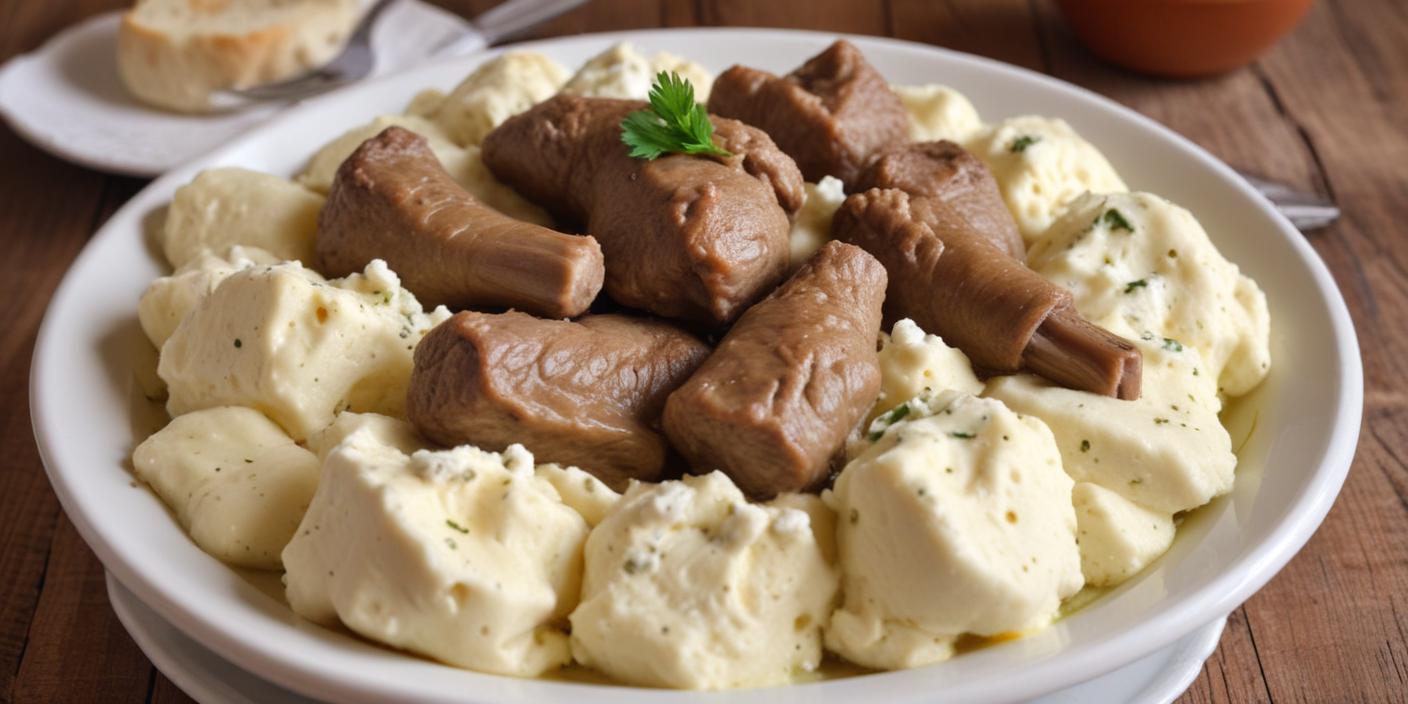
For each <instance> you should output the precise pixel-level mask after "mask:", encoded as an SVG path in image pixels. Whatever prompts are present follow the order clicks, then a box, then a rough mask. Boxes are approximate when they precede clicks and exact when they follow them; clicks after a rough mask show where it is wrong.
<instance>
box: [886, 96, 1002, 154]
mask: <svg viewBox="0 0 1408 704" xmlns="http://www.w3.org/2000/svg"><path fill="white" fill-rule="evenodd" d="M890 88H891V89H892V90H894V91H895V95H898V96H899V97H900V102H901V103H904V109H905V112H906V113H908V115H909V138H910V139H911V140H913V141H915V142H932V141H936V140H940V139H947V140H948V141H950V142H957V143H959V144H966V143H967V142H968V141H969V140H971V139H973V138H974V137H975V136H977V135H978V134H979V133H980V132H982V130H983V121H982V119H981V118H979V117H978V110H977V108H974V107H973V103H971V102H969V101H968V98H967V97H965V96H964V95H963V94H962V93H959V92H958V91H956V90H954V89H952V88H949V87H948V86H943V85H939V84H937V83H930V84H926V85H922V86H890Z"/></svg>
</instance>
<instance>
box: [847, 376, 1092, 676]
mask: <svg viewBox="0 0 1408 704" xmlns="http://www.w3.org/2000/svg"><path fill="white" fill-rule="evenodd" d="M900 409H905V410H904V411H903V412H900ZM870 436H871V437H873V438H874V444H873V445H872V446H871V447H870V448H868V449H867V450H866V451H865V452H864V453H862V454H861V455H860V456H859V457H857V458H855V459H854V460H851V461H850V463H848V464H847V465H846V467H845V469H843V470H842V471H841V476H840V478H838V479H837V481H836V486H835V489H834V490H833V491H832V492H830V494H829V495H828V497H827V500H828V503H830V504H831V505H832V506H833V507H834V508H835V509H836V515H837V525H838V526H839V530H838V531H837V539H838V543H839V548H840V560H841V569H842V575H843V586H842V592H843V593H844V594H845V604H844V606H842V607H841V608H840V609H839V610H837V611H836V612H835V613H834V614H833V615H832V620H831V626H830V628H829V629H828V630H827V632H826V645H827V647H829V648H830V649H832V650H834V651H835V652H837V653H839V654H840V655H842V656H843V657H845V658H846V659H848V660H851V661H852V662H856V663H859V664H861V665H865V666H868V667H874V668H881V669H897V668H908V667H918V666H921V665H927V664H930V663H934V662H939V661H941V660H945V659H947V658H948V657H950V656H951V655H952V654H953V643H954V641H955V640H956V639H957V638H958V637H959V636H961V635H963V634H965V633H973V634H978V635H984V636H997V635H1002V634H1008V633H1013V632H1020V631H1026V630H1030V629H1034V628H1040V627H1042V626H1044V625H1046V624H1048V623H1050V622H1051V619H1052V618H1053V617H1054V616H1055V615H1056V612H1057V609H1058V608H1059V607H1060V604H1061V600H1062V599H1065V598H1066V597H1068V596H1071V595H1072V594H1075V593H1076V592H1077V591H1079V590H1080V588H1081V585H1082V583H1083V579H1082V577H1081V572H1080V554H1079V552H1078V550H1077V548H1076V537H1075V532H1076V517H1075V512H1074V509H1073V508H1072V506H1071V501H1070V497H1071V487H1072V482H1071V479H1070V478H1069V477H1067V476H1066V474H1065V472H1063V471H1062V470H1061V455H1060V453H1059V452H1058V450H1057V448H1056V442H1055V440H1054V439H1053V438H1052V436H1051V432H1050V431H1049V430H1047V428H1046V426H1045V425H1044V424H1042V422H1041V421H1040V420H1038V419H1036V418H1035V417H1032V416H1022V415H1018V414H1017V413H1014V412H1012V411H1011V410H1009V409H1008V408H1007V407H1005V406H1003V405H1002V403H1000V402H998V401H994V400H992V399H982V398H976V397H973V396H970V395H968V394H963V393H960V392H957V391H944V392H941V393H938V394H926V395H923V396H920V397H918V398H916V399H913V400H911V401H910V402H909V403H907V404H905V405H904V406H900V407H897V408H896V409H895V410H893V411H891V412H890V413H888V414H886V415H884V416H881V417H880V418H878V419H876V421H875V422H874V423H872V424H871V426H870Z"/></svg>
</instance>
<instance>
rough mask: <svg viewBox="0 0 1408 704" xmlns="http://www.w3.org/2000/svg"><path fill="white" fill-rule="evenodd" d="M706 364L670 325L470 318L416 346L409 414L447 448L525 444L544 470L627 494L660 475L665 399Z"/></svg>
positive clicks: (513, 315) (701, 347)
mask: <svg viewBox="0 0 1408 704" xmlns="http://www.w3.org/2000/svg"><path fill="white" fill-rule="evenodd" d="M708 354H709V348H708V347H707V346H706V345H705V344H704V343H702V342H700V341H699V340H697V339H695V338H694V337H693V336H691V335H689V334H688V333H685V332H683V331H681V330H679V329H678V328H676V327H674V326H672V325H670V324H668V323H664V322H660V321H653V320H644V319H639V318H631V317H627V316H620V315H588V316H585V317H583V318H581V319H580V320H579V321H576V322H572V321H564V320H542V319H539V318H534V317H532V316H530V315H525V314H523V313H517V312H508V313H500V314H491V313H474V312H468V311H466V312H462V313H458V314H456V315H455V316H454V317H452V318H450V319H449V320H447V321H445V322H444V323H441V324H440V325H439V326H437V327H436V328H435V329H434V330H432V331H430V333H429V334H428V335H426V336H425V339H424V340H422V341H421V343H420V344H419V345H418V346H417V347H416V353H415V369H414V371H413V372H412V373H411V383H410V390H409V391H408V392H407V398H406V414H407V416H408V417H409V419H410V421H411V423H412V424H413V425H415V427H416V430H418V431H420V433H421V435H423V436H424V437H426V438H427V439H429V440H432V441H434V442H437V443H440V444H442V445H446V446H454V445H461V444H466V443H467V444H471V445H475V446H477V447H480V448H483V449H486V450H492V451H501V450H503V449H504V448H506V447H508V446H509V445H512V444H514V443H519V444H522V445H523V446H524V447H526V448H528V450H529V451H530V452H532V453H533V455H534V457H535V458H536V459H537V460H538V461H539V462H558V463H561V464H568V465H575V466H577V467H581V468H582V469H585V470H587V471H588V472H591V473H592V474H594V475H596V476H597V477H598V478H599V479H601V480H602V481H604V482H606V483H607V484H608V485H610V486H612V487H613V488H616V489H621V488H623V487H624V486H625V484H626V482H627V480H629V479H640V480H642V481H650V480H654V479H657V478H658V477H659V476H660V473H661V471H662V469H663V468H664V465H665V458H666V454H667V449H668V446H667V444H666V442H665V438H664V437H663V436H662V435H661V434H660V432H659V430H658V427H659V421H660V413H661V409H662V408H663V407H664V405H665V398H666V397H667V396H668V395H669V393H670V392H671V391H674V390H675V388H676V387H678V386H679V385H680V384H682V383H683V382H684V381H685V379H687V378H688V377H689V375H690V374H692V373H693V372H694V370H695V369H696V368H697V367H698V366H699V365H700V363H702V362H703V361H704V358H705V357H706V356H708Z"/></svg>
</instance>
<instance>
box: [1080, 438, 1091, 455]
mask: <svg viewBox="0 0 1408 704" xmlns="http://www.w3.org/2000/svg"><path fill="white" fill-rule="evenodd" d="M1080 451H1081V452H1090V441H1089V440H1081V441H1080Z"/></svg>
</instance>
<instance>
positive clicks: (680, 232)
mask: <svg viewBox="0 0 1408 704" xmlns="http://www.w3.org/2000/svg"><path fill="white" fill-rule="evenodd" d="M644 106H645V104H644V103H640V102H635V101H625V100H607V99H602V98H582V97H577V96H568V95H560V96H557V97H555V98H553V99H551V100H548V101H546V102H543V103H539V104H538V105H537V106H535V107H533V108H532V109H530V110H528V111H527V112H524V113H521V114H519V115H517V116H514V117H512V118H510V119H509V120H508V121H506V122H504V123H503V124H502V125H500V126H499V127H498V128H497V129H495V130H494V131H493V132H491V133H490V134H489V136H488V137H487V138H485V140H484V144H483V158H484V163H485V164H486V165H488V167H489V169H490V170H492V171H493V172H494V175H495V176H496V177H498V178H499V179H500V180H502V181H504V182H505V183H508V184H509V185H511V186H513V187H514V188H516V189H517V190H518V191H519V192H521V193H523V194H525V195H527V196H528V197H529V198H530V199H531V200H533V201H535V202H537V203H538V204H540V205H542V206H544V207H546V208H548V209H549V210H552V211H554V212H555V213H556V214H557V215H559V216H561V217H563V218H564V219H567V220H570V221H574V222H577V223H580V224H582V225H583V226H584V227H585V229H586V231H588V232H591V233H592V235H593V236H595V237H596V238H597V240H598V241H599V242H601V247H602V251H603V253H604V254H605V255H606V284H605V288H606V292H607V294H608V295H610V296H611V297H612V298H613V299H615V300H616V301H617V302H618V303H622V304H624V305H627V306H631V307H634V308H640V309H643V310H647V311H650V312H652V313H655V314H657V315H661V316H664V317H667V318H677V319H682V320H689V321H694V322H699V323H703V324H705V325H708V326H719V325H723V324H727V323H729V322H731V321H732V320H733V319H734V318H736V317H737V316H738V314H739V313H741V312H743V310H744V309H745V308H747V307H748V306H749V305H751V304H752V303H753V302H755V301H756V300H758V299H759V298H761V297H763V296H764V295H766V294H767V292H768V291H770V290H772V288H773V287H774V286H776V285H777V283H778V282H779V281H780V280H781V279H782V276H783V274H784V273H785V270H786V268H787V260H788V252H789V244H788V233H789V232H790V229H791V221H790V215H791V214H792V213H794V212H796V210H797V209H798V208H800V207H801V206H802V200H803V198H804V191H803V190H802V176H801V174H800V173H799V172H798V171H797V167H796V165H795V164H793V163H792V160H791V159H790V158H788V157H787V155H786V154H783V153H782V152H781V151H780V150H779V149H778V148H777V145H775V144H773V142H772V140H771V139H769V138H768V136H767V135H766V134H764V133H763V132H762V131H760V130H757V129H755V128H752V127H748V126H747V125H744V124H742V123H740V122H737V121H734V120H724V119H715V120H714V129H715V132H714V138H715V142H716V143H718V144H719V145H720V146H722V147H723V148H724V149H726V150H728V151H729V152H731V153H732V154H733V156H732V157H729V158H726V159H713V158H708V157H697V156H684V155H678V154H676V155H668V156H663V157H660V158H658V159H655V160H653V161H645V160H642V159H633V158H631V157H630V156H629V149H628V148H627V147H626V145H625V144H623V143H622V142H621V121H622V120H624V119H625V118H626V116H627V115H628V114H630V113H631V112H633V111H635V110H639V109H641V108H643V107H644Z"/></svg>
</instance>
